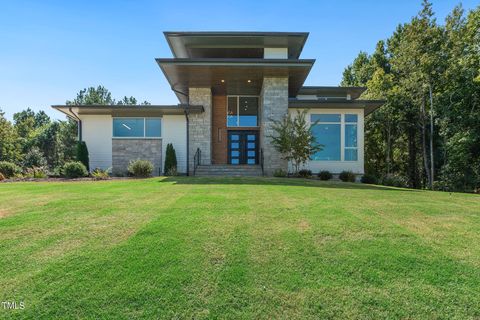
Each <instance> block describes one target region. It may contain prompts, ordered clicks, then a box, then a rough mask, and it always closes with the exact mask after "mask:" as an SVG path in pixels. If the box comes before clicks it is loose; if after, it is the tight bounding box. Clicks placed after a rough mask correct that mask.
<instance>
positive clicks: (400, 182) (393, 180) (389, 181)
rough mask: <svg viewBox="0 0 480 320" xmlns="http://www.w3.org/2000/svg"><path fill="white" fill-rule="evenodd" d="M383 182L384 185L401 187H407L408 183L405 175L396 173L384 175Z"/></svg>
mask: <svg viewBox="0 0 480 320" xmlns="http://www.w3.org/2000/svg"><path fill="white" fill-rule="evenodd" d="M382 184H383V185H384V186H390V187H401V188H405V187H407V185H408V183H407V180H406V179H405V178H404V177H401V176H398V175H394V174H389V175H386V176H384V177H383V178H382Z"/></svg>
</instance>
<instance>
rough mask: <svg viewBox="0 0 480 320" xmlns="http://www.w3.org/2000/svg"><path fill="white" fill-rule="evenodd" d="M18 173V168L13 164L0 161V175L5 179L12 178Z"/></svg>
mask: <svg viewBox="0 0 480 320" xmlns="http://www.w3.org/2000/svg"><path fill="white" fill-rule="evenodd" d="M20 171H21V170H20V168H19V167H18V166H17V165H16V164H15V163H12V162H8V161H0V173H1V174H2V175H3V176H4V177H5V179H10V178H13V177H14V176H15V175H17V174H19V173H20Z"/></svg>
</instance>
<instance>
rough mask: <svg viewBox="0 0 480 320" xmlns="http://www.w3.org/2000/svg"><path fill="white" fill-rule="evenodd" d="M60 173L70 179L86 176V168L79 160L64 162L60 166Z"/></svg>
mask: <svg viewBox="0 0 480 320" xmlns="http://www.w3.org/2000/svg"><path fill="white" fill-rule="evenodd" d="M62 173H63V175H64V176H65V177H67V178H70V179H73V178H81V177H86V176H88V171H87V168H86V167H85V165H84V164H83V163H81V162H80V161H71V162H67V163H65V164H64V165H63V168H62Z"/></svg>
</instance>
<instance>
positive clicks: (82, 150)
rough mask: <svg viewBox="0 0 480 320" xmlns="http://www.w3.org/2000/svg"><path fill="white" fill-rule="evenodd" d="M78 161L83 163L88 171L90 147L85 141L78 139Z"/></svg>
mask: <svg viewBox="0 0 480 320" xmlns="http://www.w3.org/2000/svg"><path fill="white" fill-rule="evenodd" d="M77 161H80V162H81V163H83V165H84V166H85V168H87V171H88V170H90V167H89V164H88V163H89V159H88V148H87V144H86V143H85V141H78V143H77Z"/></svg>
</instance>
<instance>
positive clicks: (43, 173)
mask: <svg viewBox="0 0 480 320" xmlns="http://www.w3.org/2000/svg"><path fill="white" fill-rule="evenodd" d="M23 177H24V178H35V179H43V178H46V177H48V170H47V167H31V168H27V169H25V171H24V173H23Z"/></svg>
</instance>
